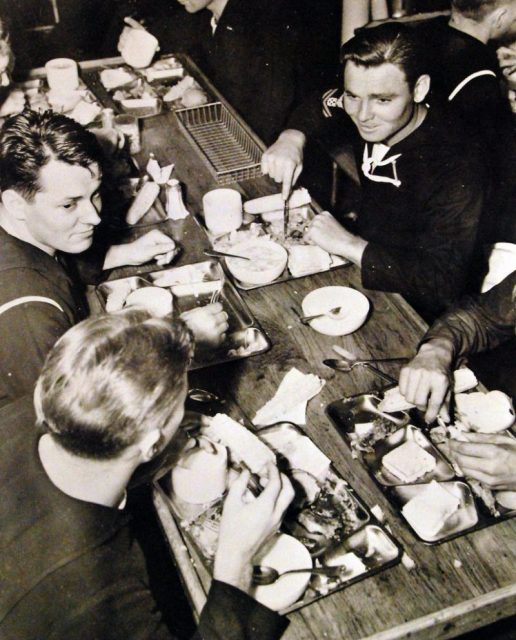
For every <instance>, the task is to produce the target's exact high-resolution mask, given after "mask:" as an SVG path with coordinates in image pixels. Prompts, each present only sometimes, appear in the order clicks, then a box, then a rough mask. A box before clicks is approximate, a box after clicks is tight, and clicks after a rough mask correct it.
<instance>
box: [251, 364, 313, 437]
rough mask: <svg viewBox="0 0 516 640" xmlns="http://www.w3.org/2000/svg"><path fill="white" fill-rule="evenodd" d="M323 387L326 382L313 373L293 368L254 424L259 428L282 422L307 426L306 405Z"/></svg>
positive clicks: (258, 414)
mask: <svg viewBox="0 0 516 640" xmlns="http://www.w3.org/2000/svg"><path fill="white" fill-rule="evenodd" d="M323 386H324V380H321V378H319V377H318V376H316V375H314V374H313V373H302V372H301V371H299V369H296V368H292V369H291V370H290V371H289V372H288V373H287V374H286V375H285V377H284V378H283V380H282V382H281V384H280V386H279V387H278V390H277V391H276V393H275V395H274V397H273V398H272V399H271V400H269V401H268V402H267V403H266V404H265V405H264V406H263V407H262V408H261V409H260V410H259V411H258V412H257V414H256V415H255V417H254V419H253V423H254V424H255V425H256V426H259V427H264V426H266V425H268V424H273V423H275V422H281V421H289V422H294V423H295V424H306V405H307V403H308V401H309V400H310V399H311V398H313V397H314V396H316V395H317V394H318V393H319V392H320V391H321V389H322V388H323Z"/></svg>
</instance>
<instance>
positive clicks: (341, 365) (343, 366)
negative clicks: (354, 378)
mask: <svg viewBox="0 0 516 640" xmlns="http://www.w3.org/2000/svg"><path fill="white" fill-rule="evenodd" d="M408 361H409V358H367V359H364V360H351V359H348V358H331V359H329V360H324V364H325V365H326V366H328V367H332V369H338V370H339V371H351V370H352V369H353V367H356V366H357V365H365V364H375V363H376V362H408ZM329 363H331V364H329Z"/></svg>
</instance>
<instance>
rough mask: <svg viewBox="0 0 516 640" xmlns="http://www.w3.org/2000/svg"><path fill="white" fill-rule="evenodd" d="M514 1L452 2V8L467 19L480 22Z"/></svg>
mask: <svg viewBox="0 0 516 640" xmlns="http://www.w3.org/2000/svg"><path fill="white" fill-rule="evenodd" d="M513 1H514V0H452V3H451V8H452V10H453V11H456V12H457V13H460V14H462V15H463V16H465V17H466V18H470V19H472V20H477V21H478V22H480V21H482V20H483V19H484V18H485V16H486V15H487V14H488V13H489V12H491V11H493V10H494V9H497V8H498V7H503V6H504V5H506V4H509V3H510V2H513Z"/></svg>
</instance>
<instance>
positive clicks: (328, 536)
mask: <svg viewBox="0 0 516 640" xmlns="http://www.w3.org/2000/svg"><path fill="white" fill-rule="evenodd" d="M295 506H296V505H294V512H293V513H290V512H289V514H288V515H287V518H286V520H285V523H284V524H285V528H286V529H287V530H288V531H290V533H292V534H293V535H295V536H296V537H297V538H299V539H300V540H302V542H303V543H304V544H305V545H306V546H307V547H308V549H310V551H311V553H313V554H314V555H319V554H320V553H322V552H324V551H325V550H326V549H327V548H328V547H329V546H330V545H331V544H333V543H335V542H338V541H339V540H340V539H341V538H342V537H344V536H346V535H349V533H351V532H352V531H355V530H356V529H358V528H359V527H360V526H361V525H362V524H363V523H364V518H366V515H365V513H364V512H363V511H362V510H361V508H360V507H359V505H358V504H357V503H356V501H355V499H354V498H353V497H352V495H351V493H350V492H349V489H348V485H347V484H346V483H345V482H344V480H342V479H341V478H339V477H337V476H336V475H335V474H334V473H333V471H330V472H329V474H328V478H327V480H326V482H324V484H322V485H321V490H320V492H319V495H318V496H317V497H316V499H315V500H314V501H313V502H312V503H311V504H310V505H309V506H308V507H307V508H304V509H302V511H296V510H295Z"/></svg>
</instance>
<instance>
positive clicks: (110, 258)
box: [102, 244, 127, 270]
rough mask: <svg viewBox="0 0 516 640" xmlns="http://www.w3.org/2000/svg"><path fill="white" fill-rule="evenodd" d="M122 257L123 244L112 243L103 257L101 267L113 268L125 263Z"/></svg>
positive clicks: (105, 268)
mask: <svg viewBox="0 0 516 640" xmlns="http://www.w3.org/2000/svg"><path fill="white" fill-rule="evenodd" d="M124 257H125V255H124V245H123V244H115V245H112V246H111V247H109V249H108V250H107V252H106V257H105V258H104V264H103V265H102V268H103V269H104V270H107V269H114V268H115V267H120V266H122V265H124V264H127V262H126V261H125V260H124Z"/></svg>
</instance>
